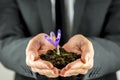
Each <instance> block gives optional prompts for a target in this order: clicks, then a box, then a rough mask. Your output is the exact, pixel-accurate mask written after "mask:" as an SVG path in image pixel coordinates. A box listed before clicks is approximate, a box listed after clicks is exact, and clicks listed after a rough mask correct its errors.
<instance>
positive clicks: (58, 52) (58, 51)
mask: <svg viewBox="0 0 120 80" xmlns="http://www.w3.org/2000/svg"><path fill="white" fill-rule="evenodd" d="M57 54H58V55H60V50H59V46H57Z"/></svg>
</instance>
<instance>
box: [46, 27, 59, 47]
mask: <svg viewBox="0 0 120 80" xmlns="http://www.w3.org/2000/svg"><path fill="white" fill-rule="evenodd" d="M60 38H61V30H60V29H58V31H57V37H56V35H55V33H54V32H50V37H49V36H47V35H45V39H46V40H48V41H49V42H50V43H51V44H53V45H54V46H55V47H56V48H58V47H59V42H60Z"/></svg>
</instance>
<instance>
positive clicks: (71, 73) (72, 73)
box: [60, 69, 88, 77]
mask: <svg viewBox="0 0 120 80" xmlns="http://www.w3.org/2000/svg"><path fill="white" fill-rule="evenodd" d="M87 72H88V70H87V69H72V70H68V71H66V72H65V73H60V76H64V77H69V76H75V75H78V74H86V73H87Z"/></svg>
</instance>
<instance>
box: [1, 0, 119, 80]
mask: <svg viewBox="0 0 120 80" xmlns="http://www.w3.org/2000/svg"><path fill="white" fill-rule="evenodd" d="M74 11H75V12H74V27H73V31H72V36H73V35H75V34H83V35H84V36H86V37H87V38H88V39H89V40H90V41H91V42H92V44H93V47H94V51H95V56H94V66H93V68H92V69H90V70H89V71H88V73H87V74H86V75H85V76H84V78H83V80H116V76H115V72H116V71H117V70H119V69H120V62H119V61H120V59H119V57H120V0H76V1H75V6H74ZM50 31H55V26H54V24H53V22H52V13H51V3H50V0H0V61H1V62H2V63H3V65H4V66H5V67H7V68H9V69H12V70H14V71H15V72H16V73H17V79H19V80H33V79H32V78H34V79H35V78H36V75H35V74H34V73H33V72H32V71H31V70H30V68H29V67H27V65H26V63H25V57H26V56H25V49H26V46H27V43H28V41H29V40H30V39H31V38H32V37H33V36H35V35H36V34H39V33H42V32H44V33H49V32H50ZM64 38H66V37H64ZM38 77H39V78H41V80H43V79H45V80H54V79H49V78H47V77H45V76H42V75H39V76H38ZM67 79H69V80H80V75H78V76H72V77H70V78H69V77H68V78H62V77H58V78H56V79H55V80H67Z"/></svg>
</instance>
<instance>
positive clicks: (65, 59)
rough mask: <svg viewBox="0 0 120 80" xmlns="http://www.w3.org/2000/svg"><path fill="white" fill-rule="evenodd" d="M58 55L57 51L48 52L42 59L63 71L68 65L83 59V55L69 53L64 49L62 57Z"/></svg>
mask: <svg viewBox="0 0 120 80" xmlns="http://www.w3.org/2000/svg"><path fill="white" fill-rule="evenodd" d="M56 53H57V50H56V49H54V50H48V51H47V53H46V54H42V55H40V58H41V59H43V60H46V61H49V62H51V63H52V64H53V65H54V66H55V67H57V68H58V69H62V68H63V67H65V66H66V65H67V64H68V63H70V62H73V61H75V60H76V59H78V58H80V57H81V55H78V54H76V53H73V52H67V51H65V50H64V49H63V48H60V55H58V54H56Z"/></svg>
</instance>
